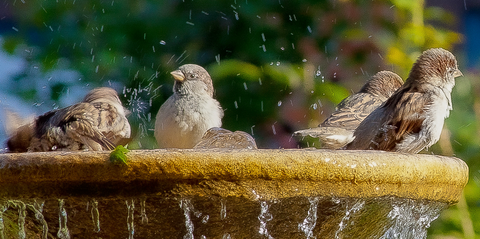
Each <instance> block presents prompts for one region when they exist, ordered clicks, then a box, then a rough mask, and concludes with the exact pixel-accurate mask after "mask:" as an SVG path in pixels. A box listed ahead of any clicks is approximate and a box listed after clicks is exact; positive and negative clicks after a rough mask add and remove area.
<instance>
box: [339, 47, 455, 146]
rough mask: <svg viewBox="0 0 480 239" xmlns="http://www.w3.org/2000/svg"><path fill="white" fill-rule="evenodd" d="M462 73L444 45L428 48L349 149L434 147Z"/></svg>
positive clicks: (371, 117)
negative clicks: (456, 81) (401, 84)
mask: <svg viewBox="0 0 480 239" xmlns="http://www.w3.org/2000/svg"><path fill="white" fill-rule="evenodd" d="M459 76H462V72H460V70H459V69H458V66H457V60H456V59H455V56H454V55H453V54H452V53H450V52H449V51H447V50H444V49H442V48H434V49H429V50H426V51H424V52H423V53H422V54H421V55H420V57H418V59H417V61H416V62H415V63H414V65H413V67H412V69H411V70H410V74H409V76H408V79H407V80H406V81H405V84H404V85H403V86H402V87H400V89H398V90H397V91H396V92H395V93H394V94H393V95H392V96H391V97H390V98H389V99H388V100H387V101H385V103H384V104H383V105H382V106H381V107H379V108H377V109H376V110H375V111H373V112H372V113H371V114H370V115H369V116H368V117H367V118H365V120H364V121H363V122H362V123H361V124H360V125H359V126H358V128H357V129H356V130H355V133H354V137H355V139H354V140H353V141H352V142H351V143H350V144H348V145H347V146H346V149H374V150H385V151H396V152H404V153H418V152H420V151H421V150H422V149H424V148H428V147H430V146H431V145H433V144H434V143H436V142H437V141H438V139H439V138H440V134H441V131H442V128H443V123H444V119H445V118H447V117H448V116H449V113H450V110H452V99H451V92H452V89H453V87H454V86H455V78H456V77H459Z"/></svg>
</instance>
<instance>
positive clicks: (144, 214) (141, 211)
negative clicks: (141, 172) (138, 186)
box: [140, 198, 148, 224]
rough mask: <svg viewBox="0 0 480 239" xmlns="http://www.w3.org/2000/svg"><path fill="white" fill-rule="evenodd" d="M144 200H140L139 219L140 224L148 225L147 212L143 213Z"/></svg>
mask: <svg viewBox="0 0 480 239" xmlns="http://www.w3.org/2000/svg"><path fill="white" fill-rule="evenodd" d="M146 200H147V199H146V198H142V199H140V217H141V218H142V224H143V223H148V217H147V212H146V211H145V201H146Z"/></svg>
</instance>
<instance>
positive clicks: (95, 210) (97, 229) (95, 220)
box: [90, 199, 100, 232]
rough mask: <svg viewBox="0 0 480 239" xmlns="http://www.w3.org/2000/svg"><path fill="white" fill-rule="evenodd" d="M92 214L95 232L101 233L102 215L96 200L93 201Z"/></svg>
mask: <svg viewBox="0 0 480 239" xmlns="http://www.w3.org/2000/svg"><path fill="white" fill-rule="evenodd" d="M90 213H91V214H92V221H93V231H94V232H100V213H99V212H98V201H97V200H96V199H92V210H91V211H90Z"/></svg>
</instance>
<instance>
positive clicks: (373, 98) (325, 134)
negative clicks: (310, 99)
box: [294, 71, 403, 149]
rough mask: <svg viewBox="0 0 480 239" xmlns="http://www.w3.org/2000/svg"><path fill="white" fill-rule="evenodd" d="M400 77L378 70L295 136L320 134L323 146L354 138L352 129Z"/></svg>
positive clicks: (391, 90) (337, 145) (390, 91)
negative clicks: (363, 83) (314, 126)
mask: <svg viewBox="0 0 480 239" xmlns="http://www.w3.org/2000/svg"><path fill="white" fill-rule="evenodd" d="M402 84H403V80H402V78H400V76H398V75H397V74H395V73H393V72H390V71H380V72H378V73H377V74H375V75H373V76H372V78H371V79H370V80H369V81H368V82H367V83H365V85H363V87H362V88H361V89H360V91H359V92H357V93H355V94H353V95H351V96H349V97H347V98H345V99H344V100H342V102H340V104H338V106H337V107H336V109H335V112H333V113H332V115H330V116H329V117H328V118H327V119H325V121H323V123H321V124H320V125H318V127H317V128H311V129H304V130H299V131H296V132H295V133H294V135H295V136H311V137H314V138H319V140H320V142H322V147H325V148H330V149H338V148H341V147H343V146H345V145H346V144H348V143H350V142H351V141H352V140H353V132H354V131H355V129H356V128H357V127H358V125H359V124H360V123H361V122H362V121H363V119H365V118H366V117H367V116H368V115H369V114H370V113H371V112H372V111H374V110H375V109H376V108H377V107H379V106H380V105H381V104H382V103H383V102H384V101H386V100H387V99H388V98H389V97H390V96H391V95H392V94H393V93H394V92H395V91H396V90H397V89H398V88H399V87H400V86H402Z"/></svg>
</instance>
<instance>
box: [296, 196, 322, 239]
mask: <svg viewBox="0 0 480 239" xmlns="http://www.w3.org/2000/svg"><path fill="white" fill-rule="evenodd" d="M308 201H309V202H310V208H309V209H308V213H307V217H306V218H305V220H303V223H299V224H298V230H300V231H302V232H304V233H305V236H306V237H307V239H309V238H314V239H316V238H317V237H316V236H314V235H313V229H314V228H315V225H316V224H317V206H318V197H315V198H309V199H308Z"/></svg>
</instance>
